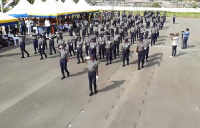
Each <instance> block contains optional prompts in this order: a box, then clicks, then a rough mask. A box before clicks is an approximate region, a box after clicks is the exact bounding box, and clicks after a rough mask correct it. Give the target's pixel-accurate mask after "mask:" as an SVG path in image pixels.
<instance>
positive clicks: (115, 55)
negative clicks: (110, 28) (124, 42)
mask: <svg viewBox="0 0 200 128" xmlns="http://www.w3.org/2000/svg"><path fill="white" fill-rule="evenodd" d="M116 48H117V44H116V43H114V44H113V47H112V51H113V55H114V59H116V57H117V50H116Z"/></svg>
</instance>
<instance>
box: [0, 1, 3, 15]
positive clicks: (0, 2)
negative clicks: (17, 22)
mask: <svg viewBox="0 0 200 128" xmlns="http://www.w3.org/2000/svg"><path fill="white" fill-rule="evenodd" d="M0 4H1V12H2V13H3V2H2V0H0Z"/></svg>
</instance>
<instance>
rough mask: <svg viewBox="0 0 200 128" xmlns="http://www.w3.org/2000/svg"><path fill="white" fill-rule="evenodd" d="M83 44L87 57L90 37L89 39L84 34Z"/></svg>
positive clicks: (87, 35)
mask: <svg viewBox="0 0 200 128" xmlns="http://www.w3.org/2000/svg"><path fill="white" fill-rule="evenodd" d="M84 42H85V53H86V55H87V56H88V53H89V47H90V37H89V34H86V37H85V40H84Z"/></svg>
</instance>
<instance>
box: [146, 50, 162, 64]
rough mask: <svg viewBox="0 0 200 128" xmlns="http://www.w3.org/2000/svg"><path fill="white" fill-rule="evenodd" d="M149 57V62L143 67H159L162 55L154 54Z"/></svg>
mask: <svg viewBox="0 0 200 128" xmlns="http://www.w3.org/2000/svg"><path fill="white" fill-rule="evenodd" d="M149 57H150V58H152V59H150V60H149V62H148V63H147V65H145V67H151V66H154V65H158V66H160V61H162V57H163V53H155V54H153V55H151V56H149Z"/></svg>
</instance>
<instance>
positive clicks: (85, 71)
mask: <svg viewBox="0 0 200 128" xmlns="http://www.w3.org/2000/svg"><path fill="white" fill-rule="evenodd" d="M87 72H88V69H87V68H84V69H83V71H81V72H78V73H76V74H71V75H70V76H80V75H83V74H85V73H87Z"/></svg>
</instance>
